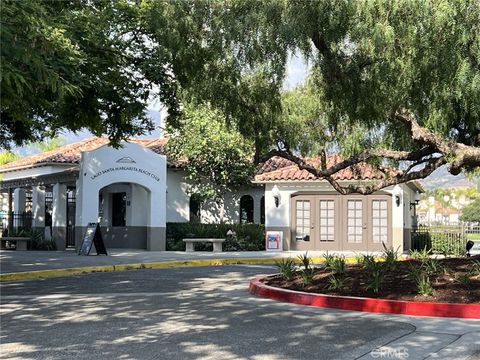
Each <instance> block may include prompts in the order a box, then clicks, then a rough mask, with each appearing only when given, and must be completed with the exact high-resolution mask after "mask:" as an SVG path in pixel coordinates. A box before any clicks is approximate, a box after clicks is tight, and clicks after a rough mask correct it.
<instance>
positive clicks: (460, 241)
mask: <svg viewBox="0 0 480 360" xmlns="http://www.w3.org/2000/svg"><path fill="white" fill-rule="evenodd" d="M466 243H467V237H466V236H465V234H463V233H462V232H461V231H460V230H458V229H456V228H443V227H435V226H431V227H428V226H422V227H421V228H419V232H416V233H414V234H413V235H412V250H421V249H424V248H425V249H427V250H430V251H432V252H438V253H441V254H443V255H445V256H448V255H454V256H459V255H463V254H464V253H465V245H466Z"/></svg>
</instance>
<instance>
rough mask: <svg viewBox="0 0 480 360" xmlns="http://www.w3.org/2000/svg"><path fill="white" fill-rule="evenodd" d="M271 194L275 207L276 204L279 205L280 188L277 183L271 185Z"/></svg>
mask: <svg viewBox="0 0 480 360" xmlns="http://www.w3.org/2000/svg"><path fill="white" fill-rule="evenodd" d="M272 195H273V199H274V200H275V207H278V205H280V189H279V188H278V186H277V185H274V186H273V188H272Z"/></svg>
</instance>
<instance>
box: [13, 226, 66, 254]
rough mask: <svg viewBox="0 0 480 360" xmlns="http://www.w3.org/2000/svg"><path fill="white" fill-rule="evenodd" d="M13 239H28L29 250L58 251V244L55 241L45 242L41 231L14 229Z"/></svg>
mask: <svg viewBox="0 0 480 360" xmlns="http://www.w3.org/2000/svg"><path fill="white" fill-rule="evenodd" d="M9 236H11V237H28V238H30V241H29V242H27V249H28V250H57V244H56V243H55V241H54V240H45V239H44V238H43V234H42V233H41V232H40V231H37V230H33V229H14V230H12V231H10V234H9Z"/></svg>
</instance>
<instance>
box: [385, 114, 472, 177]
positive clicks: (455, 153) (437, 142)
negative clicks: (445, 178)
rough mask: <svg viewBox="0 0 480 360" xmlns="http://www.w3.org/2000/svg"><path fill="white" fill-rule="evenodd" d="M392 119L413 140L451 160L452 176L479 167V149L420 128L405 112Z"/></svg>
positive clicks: (413, 118) (410, 115)
mask: <svg viewBox="0 0 480 360" xmlns="http://www.w3.org/2000/svg"><path fill="white" fill-rule="evenodd" d="M394 117H395V118H396V119H397V120H399V121H401V122H402V123H404V124H405V125H406V126H407V127H408V129H409V131H410V133H411V136H412V139H413V140H416V141H418V142H421V143H423V144H427V145H428V146H430V147H431V148H433V149H435V150H436V151H437V152H438V153H440V154H442V155H443V156H444V157H446V158H451V159H453V160H451V161H449V162H448V171H449V172H450V173H451V174H452V175H458V174H460V172H461V171H462V170H463V169H464V168H466V167H479V166H480V148H479V147H477V146H469V145H465V144H462V143H457V142H454V141H448V140H445V139H444V138H442V137H441V136H440V135H437V134H435V133H434V132H433V131H431V130H429V129H427V128H425V127H422V126H420V124H419V123H418V122H417V120H416V119H415V116H414V115H413V114H411V113H409V112H407V111H405V110H402V111H399V112H396V113H395V114H394Z"/></svg>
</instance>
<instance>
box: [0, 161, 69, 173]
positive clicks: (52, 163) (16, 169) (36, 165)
mask: <svg viewBox="0 0 480 360" xmlns="http://www.w3.org/2000/svg"><path fill="white" fill-rule="evenodd" d="M45 166H61V167H69V166H78V163H74V162H68V163H67V162H64V163H60V162H44V163H38V164H29V165H22V166H16V167H11V168H7V169H1V168H0V174H5V173H8V172H14V171H20V170H28V169H34V168H40V167H45Z"/></svg>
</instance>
